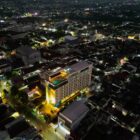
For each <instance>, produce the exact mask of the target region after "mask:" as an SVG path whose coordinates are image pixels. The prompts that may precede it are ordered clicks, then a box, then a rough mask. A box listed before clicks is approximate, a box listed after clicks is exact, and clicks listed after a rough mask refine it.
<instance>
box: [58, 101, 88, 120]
mask: <svg viewBox="0 0 140 140" xmlns="http://www.w3.org/2000/svg"><path fill="white" fill-rule="evenodd" d="M88 111H89V108H88V107H87V106H86V105H85V104H84V102H83V101H74V102H73V103H72V104H70V105H69V106H68V107H67V108H66V109H65V110H64V111H63V112H62V113H60V116H62V117H64V118H66V119H67V120H68V121H70V122H75V121H76V120H77V119H78V120H79V118H81V117H82V116H84V114H85V115H86V113H87V112H88Z"/></svg>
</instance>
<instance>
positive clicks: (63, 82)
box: [46, 61, 92, 106]
mask: <svg viewBox="0 0 140 140" xmlns="http://www.w3.org/2000/svg"><path fill="white" fill-rule="evenodd" d="M91 75H92V64H90V63H88V62H85V61H81V62H78V63H76V64H74V65H71V66H67V67H65V68H63V69H59V70H57V71H55V72H52V73H50V74H48V76H47V77H48V78H47V80H46V94H47V95H46V99H47V102H48V103H49V104H53V105H55V106H59V104H61V103H62V102H64V101H66V100H69V99H70V98H73V96H77V95H78V93H80V91H81V90H83V89H85V88H87V87H89V85H90V84H91Z"/></svg>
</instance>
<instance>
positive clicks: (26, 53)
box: [17, 46, 41, 65]
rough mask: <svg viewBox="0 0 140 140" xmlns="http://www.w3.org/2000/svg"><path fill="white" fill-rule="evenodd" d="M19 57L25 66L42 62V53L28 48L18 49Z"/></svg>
mask: <svg viewBox="0 0 140 140" xmlns="http://www.w3.org/2000/svg"><path fill="white" fill-rule="evenodd" d="M17 57H19V58H21V59H22V61H23V63H24V64H25V65H30V64H34V63H36V62H39V61H40V60H41V55H40V52H39V51H37V50H34V49H32V48H30V47H27V46H22V47H20V48H18V49H17Z"/></svg>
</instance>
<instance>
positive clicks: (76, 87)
mask: <svg viewBox="0 0 140 140" xmlns="http://www.w3.org/2000/svg"><path fill="white" fill-rule="evenodd" d="M91 75H92V65H89V67H88V69H86V70H84V71H77V72H75V73H72V74H71V75H70V76H69V77H68V83H66V84H65V85H63V86H61V87H59V88H58V89H56V97H55V98H56V103H58V102H59V101H61V100H62V99H64V98H66V97H67V96H69V95H71V94H72V93H74V92H76V91H80V90H82V89H84V88H86V87H88V86H89V85H90V84H91Z"/></svg>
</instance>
